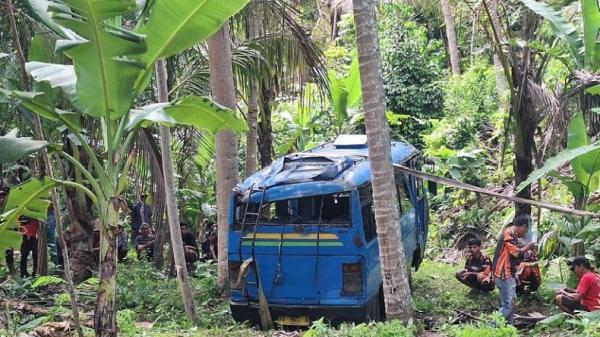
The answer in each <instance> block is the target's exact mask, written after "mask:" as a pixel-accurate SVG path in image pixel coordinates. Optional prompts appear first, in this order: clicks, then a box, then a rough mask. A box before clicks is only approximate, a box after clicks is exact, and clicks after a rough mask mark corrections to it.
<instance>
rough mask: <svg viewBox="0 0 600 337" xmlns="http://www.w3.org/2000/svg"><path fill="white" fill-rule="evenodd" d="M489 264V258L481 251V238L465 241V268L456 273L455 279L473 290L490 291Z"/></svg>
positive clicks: (492, 286) (491, 283) (492, 283)
mask: <svg viewBox="0 0 600 337" xmlns="http://www.w3.org/2000/svg"><path fill="white" fill-rule="evenodd" d="M491 265H492V262H491V261H490V258H489V257H487V256H485V255H484V254H483V253H482V252H481V240H479V239H470V240H469V241H468V242H467V261H466V262H465V268H464V269H463V270H461V271H459V272H457V273H456V279H457V280H458V281H459V282H461V283H462V284H464V285H466V286H468V287H470V288H472V289H474V290H482V291H485V292H488V291H491V290H493V289H494V282H493V281H492V279H491V277H490V276H491V275H490V270H491Z"/></svg>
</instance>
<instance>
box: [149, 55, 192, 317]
mask: <svg viewBox="0 0 600 337" xmlns="http://www.w3.org/2000/svg"><path fill="white" fill-rule="evenodd" d="M156 88H157V91H158V100H159V101H160V102H168V96H167V78H166V73H165V68H164V62H163V60H160V61H158V62H157V63H156ZM160 147H161V152H162V167H163V171H164V179H165V180H164V181H165V200H166V201H167V217H168V219H169V229H170V231H169V232H170V234H171V246H172V247H173V255H174V258H175V271H176V272H177V281H179V289H180V290H181V296H182V298H183V305H184V306H185V312H186V314H187V317H188V320H189V321H190V322H191V323H192V324H196V307H195V306H194V297H193V294H192V288H191V287H190V281H189V278H188V272H187V267H186V263H185V253H184V251H183V240H182V238H181V228H180V225H179V211H178V210H177V191H176V188H175V180H174V177H173V161H172V158H171V132H170V130H169V127H167V126H163V125H161V126H160Z"/></svg>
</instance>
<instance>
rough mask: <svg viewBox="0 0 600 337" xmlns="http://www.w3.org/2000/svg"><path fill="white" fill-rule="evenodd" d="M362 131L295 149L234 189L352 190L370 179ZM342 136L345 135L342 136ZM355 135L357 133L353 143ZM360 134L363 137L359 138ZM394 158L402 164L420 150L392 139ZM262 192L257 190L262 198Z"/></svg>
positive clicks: (286, 193)
mask: <svg viewBox="0 0 600 337" xmlns="http://www.w3.org/2000/svg"><path fill="white" fill-rule="evenodd" d="M360 136H362V135H358V136H354V135H351V136H349V135H343V137H345V138H343V142H341V141H339V138H338V140H336V141H335V142H331V143H325V144H323V145H320V146H317V147H315V148H313V149H311V150H308V151H306V152H301V153H294V154H290V155H287V156H284V157H282V158H279V159H277V160H276V161H274V162H273V163H272V164H271V165H270V166H267V167H265V168H263V169H262V170H260V171H258V172H256V173H254V174H253V175H251V176H249V177H247V178H246V179H245V180H244V181H243V182H241V183H239V184H238V185H237V186H236V187H235V189H234V191H235V192H237V193H241V194H245V197H244V199H245V198H246V197H247V194H248V190H249V189H250V188H253V189H254V190H257V189H259V188H263V189H265V190H266V192H265V197H264V198H265V201H274V200H282V199H291V198H298V197H307V196H313V195H320V194H331V193H339V192H345V191H350V190H353V189H356V188H357V187H358V186H361V185H362V184H364V183H366V182H368V181H369V179H370V175H371V166H370V164H369V161H368V149H367V146H366V142H362V140H363V139H365V138H362V137H364V136H362V137H360ZM340 137H342V136H340ZM352 137H356V138H355V140H356V142H355V143H353V139H352ZM359 137H360V138H359ZM391 152H392V162H393V163H394V164H401V163H404V162H405V161H407V160H409V159H411V158H412V157H413V156H414V155H416V154H417V153H418V150H417V149H416V148H415V147H414V146H412V145H410V144H407V143H403V142H392V147H391ZM259 194H260V193H253V195H252V199H257V202H258V199H259V198H260V196H259Z"/></svg>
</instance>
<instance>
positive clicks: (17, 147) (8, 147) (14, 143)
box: [0, 135, 50, 164]
mask: <svg viewBox="0 0 600 337" xmlns="http://www.w3.org/2000/svg"><path fill="white" fill-rule="evenodd" d="M48 145H50V144H49V143H48V142H46V141H43V140H32V139H29V138H17V137H14V136H12V135H5V136H0V164H6V163H10V162H11V161H15V160H18V159H21V158H23V157H25V156H27V155H29V154H32V153H34V152H37V151H40V150H41V149H43V148H45V147H47V146H48Z"/></svg>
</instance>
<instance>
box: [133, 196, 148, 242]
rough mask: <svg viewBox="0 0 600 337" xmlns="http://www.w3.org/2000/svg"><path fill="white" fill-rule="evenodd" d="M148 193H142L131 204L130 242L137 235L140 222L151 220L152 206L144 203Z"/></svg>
mask: <svg viewBox="0 0 600 337" xmlns="http://www.w3.org/2000/svg"><path fill="white" fill-rule="evenodd" d="M147 197H148V195H147V194H146V193H142V194H141V195H140V198H139V199H138V200H137V201H136V202H135V203H134V204H133V205H132V206H131V242H135V238H136V237H137V236H138V235H139V233H140V229H141V226H142V224H144V223H148V224H149V223H151V222H152V208H151V207H150V206H148V204H147V203H146V198H147Z"/></svg>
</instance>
